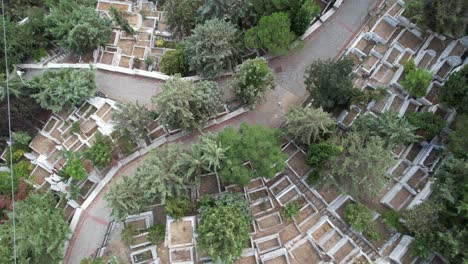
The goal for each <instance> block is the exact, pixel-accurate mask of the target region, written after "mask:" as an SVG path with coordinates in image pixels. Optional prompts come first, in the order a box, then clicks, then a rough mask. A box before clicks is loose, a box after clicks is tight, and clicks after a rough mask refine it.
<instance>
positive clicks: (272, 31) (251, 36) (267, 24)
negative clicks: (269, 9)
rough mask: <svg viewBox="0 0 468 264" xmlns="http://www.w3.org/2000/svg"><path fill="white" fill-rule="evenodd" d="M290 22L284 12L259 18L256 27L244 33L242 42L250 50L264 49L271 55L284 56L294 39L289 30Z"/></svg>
mask: <svg viewBox="0 0 468 264" xmlns="http://www.w3.org/2000/svg"><path fill="white" fill-rule="evenodd" d="M290 28H291V21H290V20H289V18H288V14H287V13H284V12H277V13H273V14H271V15H269V16H263V17H262V18H260V21H259V22H258V25H257V26H255V27H253V28H250V29H249V30H248V31H247V32H246V33H245V38H244V42H245V45H246V46H247V47H250V48H262V49H266V50H267V51H268V52H270V53H272V54H273V55H286V54H287V53H288V47H289V45H290V44H291V43H292V41H293V40H294V39H295V35H294V33H293V32H291V30H290Z"/></svg>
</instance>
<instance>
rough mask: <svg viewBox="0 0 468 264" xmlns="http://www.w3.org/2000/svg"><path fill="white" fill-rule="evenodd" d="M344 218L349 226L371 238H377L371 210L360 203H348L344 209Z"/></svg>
mask: <svg viewBox="0 0 468 264" xmlns="http://www.w3.org/2000/svg"><path fill="white" fill-rule="evenodd" d="M344 219H345V220H346V222H348V223H349V224H350V225H351V227H352V228H353V229H354V230H356V231H358V232H361V233H363V234H364V235H366V236H368V237H369V238H370V239H371V240H375V239H377V236H378V234H377V231H376V230H375V224H374V221H372V212H371V210H370V209H369V208H367V207H366V206H365V205H363V204H360V203H351V204H348V205H347V206H346V207H345V209H344Z"/></svg>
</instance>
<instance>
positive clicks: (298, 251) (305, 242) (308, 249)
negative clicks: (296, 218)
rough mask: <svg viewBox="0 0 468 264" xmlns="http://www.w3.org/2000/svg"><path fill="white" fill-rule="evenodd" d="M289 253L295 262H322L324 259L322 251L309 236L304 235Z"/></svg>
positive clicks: (295, 263) (301, 263)
mask: <svg viewBox="0 0 468 264" xmlns="http://www.w3.org/2000/svg"><path fill="white" fill-rule="evenodd" d="M289 254H290V255H291V259H290V260H291V263H293V264H308V263H320V262H321V261H322V256H321V254H320V251H319V250H318V248H317V247H316V246H315V243H314V242H313V241H312V240H311V239H310V238H309V237H304V238H303V239H301V240H300V241H298V242H297V243H296V244H294V246H293V247H292V248H291V249H290V250H289Z"/></svg>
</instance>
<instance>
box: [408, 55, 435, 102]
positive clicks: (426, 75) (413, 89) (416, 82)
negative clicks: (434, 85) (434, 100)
mask: <svg viewBox="0 0 468 264" xmlns="http://www.w3.org/2000/svg"><path fill="white" fill-rule="evenodd" d="M404 67H405V77H404V78H403V81H401V85H403V87H404V88H405V90H407V91H408V92H409V93H410V94H411V95H412V96H414V97H423V96H424V95H425V94H426V90H427V87H428V86H429V83H430V81H431V80H432V74H431V73H430V72H428V71H426V70H421V69H418V68H416V67H415V65H414V60H413V59H411V60H409V61H408V62H406V63H405V65H404Z"/></svg>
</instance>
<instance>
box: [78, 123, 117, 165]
mask: <svg viewBox="0 0 468 264" xmlns="http://www.w3.org/2000/svg"><path fill="white" fill-rule="evenodd" d="M94 137H95V140H94V142H93V145H92V146H91V147H90V148H89V149H87V150H86V151H85V153H84V157H85V158H87V159H88V160H90V161H91V163H93V165H94V166H96V167H98V168H99V169H103V168H105V167H106V166H107V165H109V164H110V163H111V162H112V150H113V143H112V140H111V139H110V137H108V136H104V135H102V134H101V133H99V132H98V133H96V135H95V136H94Z"/></svg>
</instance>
